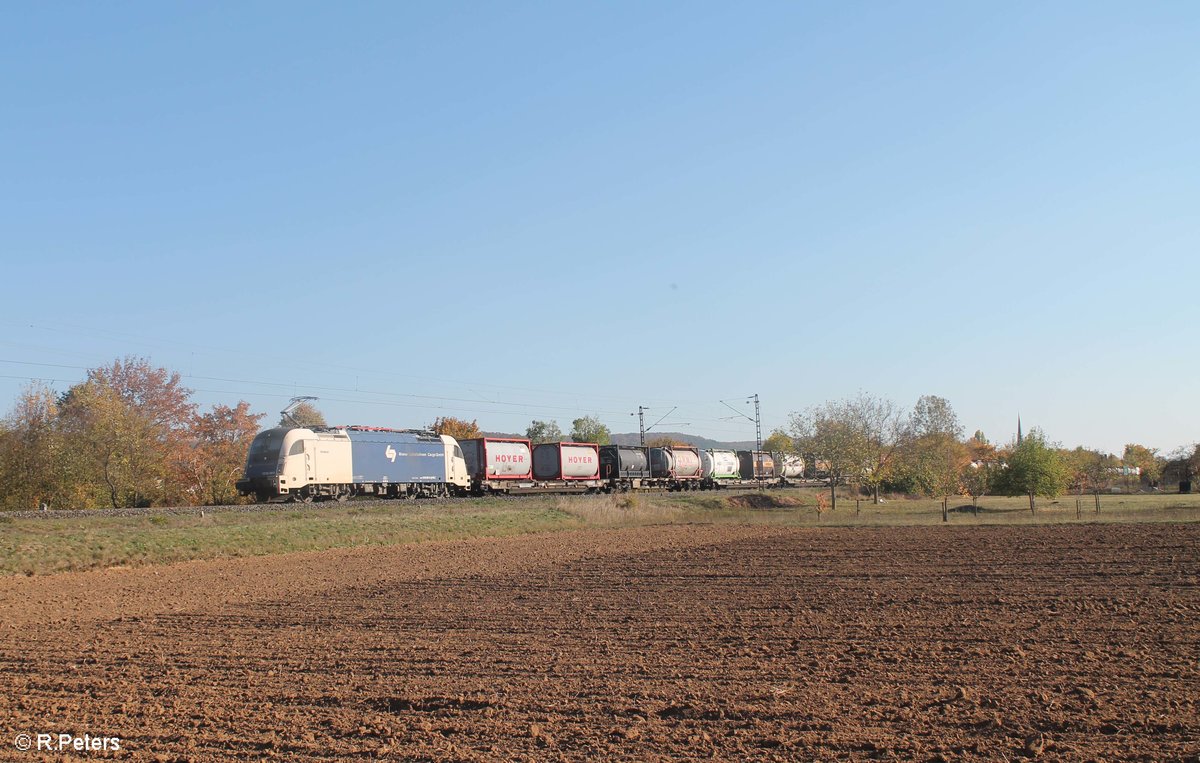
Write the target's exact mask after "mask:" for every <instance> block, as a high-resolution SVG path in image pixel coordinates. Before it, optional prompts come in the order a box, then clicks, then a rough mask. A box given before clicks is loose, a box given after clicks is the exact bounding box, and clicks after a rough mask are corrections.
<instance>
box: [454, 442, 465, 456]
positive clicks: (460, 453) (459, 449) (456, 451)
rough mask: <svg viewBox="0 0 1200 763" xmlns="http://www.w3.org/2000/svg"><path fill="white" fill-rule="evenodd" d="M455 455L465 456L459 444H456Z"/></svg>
mask: <svg viewBox="0 0 1200 763" xmlns="http://www.w3.org/2000/svg"><path fill="white" fill-rule="evenodd" d="M454 455H455V457H456V458H463V452H462V448H460V447H458V446H457V445H455V446H454Z"/></svg>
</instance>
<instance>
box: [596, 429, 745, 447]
mask: <svg viewBox="0 0 1200 763" xmlns="http://www.w3.org/2000/svg"><path fill="white" fill-rule="evenodd" d="M658 437H670V438H671V439H672V440H678V441H679V442H686V443H691V444H692V445H695V446H696V447H697V448H716V449H718V450H753V449H754V440H738V441H735V442H724V441H721V440H710V439H708V438H707V437H700V436H699V435H694V434H688V433H686V432H647V433H646V440H647V442H648V441H650V440H653V439H656V438H658ZM638 439H639V435H638V433H637V432H631V433H630V434H614V435H613V436H612V441H613V444H614V445H637V444H638Z"/></svg>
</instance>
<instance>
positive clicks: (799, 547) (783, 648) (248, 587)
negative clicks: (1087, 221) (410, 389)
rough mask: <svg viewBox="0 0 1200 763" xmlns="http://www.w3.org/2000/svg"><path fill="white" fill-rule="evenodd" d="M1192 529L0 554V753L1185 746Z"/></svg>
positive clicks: (1193, 633) (583, 754) (181, 756)
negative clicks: (5, 571) (94, 555)
mask: <svg viewBox="0 0 1200 763" xmlns="http://www.w3.org/2000/svg"><path fill="white" fill-rule="evenodd" d="M1198 541H1200V525H1186V524H1185V525H1106V526H1098V525H1097V526H1070V527H1053V526H1049V527H1046V526H1043V527H971V528H929V527H922V528H884V529H873V530H872V529H817V530H813V529H782V528H771V527H735V526H728V527H712V526H709V527H705V526H682V527H680V526H675V527H653V528H637V529H629V530H606V531H581V532H568V533H555V534H544V535H536V536H526V537H519V538H507V539H500V540H495V539H492V540H488V539H481V540H472V541H456V542H446V543H428V544H421V545H416V546H400V547H392V548H369V549H361V548H360V549H349V550H341V551H327V552H319V553H307V554H293V555H286V556H277V557H265V558H259V559H239V560H227V561H214V562H191V563H185V564H178V565H172V566H163V567H151V568H144V569H135V570H106V571H101V572H88V573H77V574H67V575H57V576H50V577H44V578H7V579H3V580H0V616H2V617H3V629H2V630H0V686H3V687H4V690H3V692H2V694H0V731H2V732H3V733H4V734H5V738H4V739H3V740H0V744H2V745H3V747H0V756H3V757H8V758H11V759H14V760H34V759H40V758H41V757H43V756H45V755H46V753H41V754H40V755H39V754H38V753H37V752H36V751H35V752H29V753H20V752H17V751H16V749H15V747H14V746H13V744H12V740H13V739H14V737H15V735H16V734H18V733H28V734H31V735H36V734H37V733H42V732H45V733H53V734H58V733H72V734H75V735H77V736H82V735H83V734H85V733H88V734H91V735H92V736H116V737H119V738H120V743H121V747H122V749H121V751H120V752H117V753H115V754H111V753H103V752H93V753H90V755H89V757H92V758H102V757H105V756H106V755H109V756H111V757H116V758H120V759H159V760H217V759H228V758H235V759H262V758H274V759H280V760H301V761H303V760H346V759H354V758H360V759H362V758H367V759H370V758H380V759H417V760H446V761H449V760H512V759H517V760H556V759H568V760H583V759H592V760H613V759H625V760H658V759H673V758H705V759H708V758H717V759H725V760H737V759H766V760H847V759H849V760H891V759H904V760H909V759H912V760H922V761H930V760H997V761H1000V760H1013V759H1021V758H1024V759H1032V758H1041V759H1044V760H1080V761H1082V760H1101V759H1104V760H1145V761H1169V760H1196V756H1197V754H1198V753H1200V717H1198V704H1197V703H1198V702H1200V587H1198V583H1200V543H1198ZM76 759H78V758H76Z"/></svg>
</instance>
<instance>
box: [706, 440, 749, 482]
mask: <svg viewBox="0 0 1200 763" xmlns="http://www.w3.org/2000/svg"><path fill="white" fill-rule="evenodd" d="M700 464H701V465H700V475H701V479H700V486H701V488H703V489H705V490H719V489H721V488H722V487H731V486H733V485H736V484H737V483H738V482H739V481H740V480H741V479H742V470H741V464H740V463H739V461H738V456H737V453H736V452H734V451H732V450H720V449H712V450H702V451H700Z"/></svg>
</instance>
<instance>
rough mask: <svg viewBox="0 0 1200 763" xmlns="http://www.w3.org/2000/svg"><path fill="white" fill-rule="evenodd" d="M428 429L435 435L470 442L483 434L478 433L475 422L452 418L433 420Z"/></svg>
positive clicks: (445, 417)
mask: <svg viewBox="0 0 1200 763" xmlns="http://www.w3.org/2000/svg"><path fill="white" fill-rule="evenodd" d="M429 428H430V429H432V430H433V431H434V432H435V433H436V434H444V435H449V436H450V437H453V438H454V439H456V440H472V439H474V438H476V437H482V436H483V432H480V431H479V425H478V424H476V423H475V421H473V420H472V421H466V420H464V419H456V418H454V417H453V416H441V417H439V418H437V419H434V421H433V423H432V424H430V425H429Z"/></svg>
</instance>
